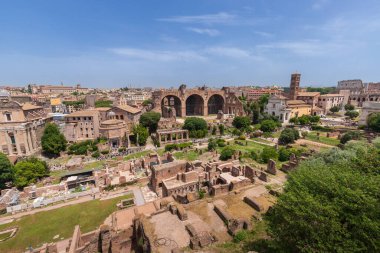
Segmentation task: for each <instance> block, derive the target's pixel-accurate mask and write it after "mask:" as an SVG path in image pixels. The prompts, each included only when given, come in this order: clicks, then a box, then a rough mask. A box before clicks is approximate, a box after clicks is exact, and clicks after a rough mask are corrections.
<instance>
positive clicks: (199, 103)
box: [186, 94, 204, 116]
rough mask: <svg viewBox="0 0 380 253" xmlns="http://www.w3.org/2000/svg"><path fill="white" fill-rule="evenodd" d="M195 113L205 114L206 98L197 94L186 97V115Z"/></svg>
mask: <svg viewBox="0 0 380 253" xmlns="http://www.w3.org/2000/svg"><path fill="white" fill-rule="evenodd" d="M194 115H201V116H202V115H204V100H203V98H202V97H201V96H200V95H197V94H193V95H191V96H189V97H188V98H187V99H186V116H194Z"/></svg>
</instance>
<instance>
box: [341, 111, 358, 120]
mask: <svg viewBox="0 0 380 253" xmlns="http://www.w3.org/2000/svg"><path fill="white" fill-rule="evenodd" d="M344 115H345V116H347V117H349V118H350V119H354V118H356V117H358V116H359V112H357V111H346V113H345V114H344Z"/></svg>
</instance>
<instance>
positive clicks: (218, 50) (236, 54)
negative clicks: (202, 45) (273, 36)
mask: <svg viewBox="0 0 380 253" xmlns="http://www.w3.org/2000/svg"><path fill="white" fill-rule="evenodd" d="M205 51H206V52H207V53H208V54H212V55H218V56H227V57H231V58H248V57H250V56H251V52H249V51H248V50H244V49H241V48H237V47H210V48H207V49H206V50H205Z"/></svg>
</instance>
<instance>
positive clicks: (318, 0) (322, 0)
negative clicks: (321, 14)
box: [311, 0, 330, 10]
mask: <svg viewBox="0 0 380 253" xmlns="http://www.w3.org/2000/svg"><path fill="white" fill-rule="evenodd" d="M329 2H330V0H315V1H314V3H313V4H312V6H311V8H312V9H313V10H321V9H322V8H323V7H325V6H326V5H327V4H328V3H329Z"/></svg>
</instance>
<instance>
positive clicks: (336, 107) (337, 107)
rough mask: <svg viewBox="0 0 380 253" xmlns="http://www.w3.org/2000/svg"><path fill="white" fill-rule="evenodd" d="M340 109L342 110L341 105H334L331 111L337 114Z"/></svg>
mask: <svg viewBox="0 0 380 253" xmlns="http://www.w3.org/2000/svg"><path fill="white" fill-rule="evenodd" d="M339 110H340V107H339V106H333V107H331V108H330V112H332V113H333V114H335V113H336V112H339Z"/></svg>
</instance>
